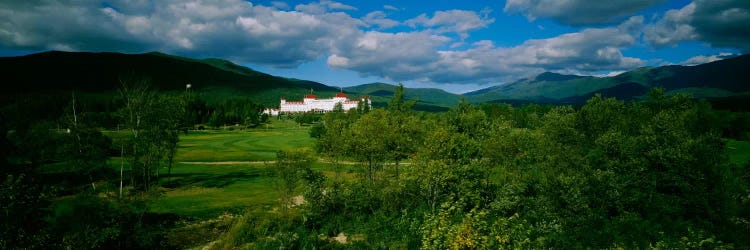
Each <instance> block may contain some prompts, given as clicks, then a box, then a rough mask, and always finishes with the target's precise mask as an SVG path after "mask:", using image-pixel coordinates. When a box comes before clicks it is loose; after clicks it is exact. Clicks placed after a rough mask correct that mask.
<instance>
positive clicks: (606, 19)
mask: <svg viewBox="0 0 750 250" xmlns="http://www.w3.org/2000/svg"><path fill="white" fill-rule="evenodd" d="M663 1H664V0H630V1H589V0H567V1H558V0H508V1H507V2H505V8H504V10H505V12H506V13H521V14H523V15H524V16H526V18H528V19H529V20H531V21H533V20H535V19H537V18H551V19H553V20H556V21H558V22H560V23H562V24H566V25H574V26H582V25H591V24H608V23H612V22H615V21H617V20H619V19H620V18H622V17H627V16H630V15H632V14H635V13H637V12H638V11H641V10H643V9H646V8H648V7H650V6H652V5H654V4H655V3H658V2H663Z"/></svg>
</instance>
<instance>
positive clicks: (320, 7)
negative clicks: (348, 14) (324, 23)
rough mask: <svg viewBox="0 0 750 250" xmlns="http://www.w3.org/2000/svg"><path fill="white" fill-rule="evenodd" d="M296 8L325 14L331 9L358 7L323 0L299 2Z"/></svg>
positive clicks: (353, 8)
mask: <svg viewBox="0 0 750 250" xmlns="http://www.w3.org/2000/svg"><path fill="white" fill-rule="evenodd" d="M294 9H295V10H297V11H301V12H305V13H310V14H323V13H326V12H328V11H329V10H357V8H355V7H354V6H350V5H346V4H343V3H339V2H334V1H330V0H321V1H320V2H317V3H309V4H299V5H297V6H295V7H294Z"/></svg>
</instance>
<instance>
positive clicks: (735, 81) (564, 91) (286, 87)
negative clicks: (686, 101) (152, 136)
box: [0, 51, 750, 110]
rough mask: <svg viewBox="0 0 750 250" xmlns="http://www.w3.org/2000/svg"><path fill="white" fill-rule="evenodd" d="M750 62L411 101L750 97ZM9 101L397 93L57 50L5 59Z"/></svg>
mask: <svg viewBox="0 0 750 250" xmlns="http://www.w3.org/2000/svg"><path fill="white" fill-rule="evenodd" d="M749 68H750V55H741V56H737V57H734V58H729V59H724V60H720V61H715V62H710V63H706V64H701V65H696V66H678V65H670V66H660V67H643V68H638V69H635V70H632V71H628V72H625V73H621V74H619V75H616V76H610V77H594V76H578V75H563V74H557V73H551V72H545V73H542V74H539V75H537V76H534V77H530V78H527V79H521V80H517V81H514V82H511V83H507V84H501V85H497V86H491V87H488V88H484V89H480V90H476V91H472V92H468V93H464V94H463V95H458V94H453V93H448V92H446V91H443V90H441V89H434V88H406V98H407V99H417V100H418V102H417V105H416V109H419V110H445V109H447V108H448V107H452V106H454V105H455V104H456V103H457V102H458V101H459V100H460V99H461V98H466V99H467V100H469V101H470V102H474V103H482V102H507V103H527V102H537V103H549V104H574V105H575V104H580V103H583V102H585V100H586V99H588V98H590V97H591V96H593V95H594V94H596V93H600V94H601V95H603V96H607V97H617V98H618V99H623V100H629V99H634V98H639V97H641V96H643V95H644V94H645V93H647V92H648V90H649V89H650V88H653V87H661V88H664V89H665V90H667V91H668V93H677V92H687V93H690V94H692V95H693V96H694V97H696V98H728V97H732V98H735V99H737V98H743V97H744V96H746V95H748V94H750V73H748V72H747V69H749ZM0 79H2V81H3V82H4V83H5V84H3V86H2V87H0V88H2V92H3V94H0V96H1V95H13V94H25V93H36V92H41V93H44V92H55V91H58V92H59V91H70V90H76V91H84V92H110V93H114V91H116V90H117V89H118V88H119V87H120V85H121V83H122V82H123V81H128V80H129V79H147V80H148V81H149V82H150V83H151V85H152V86H153V88H154V89H158V90H161V91H184V90H185V87H186V85H187V84H191V86H192V88H191V89H193V90H194V91H198V92H200V93H202V94H204V95H205V96H207V97H208V98H209V99H210V98H214V99H220V98H226V97H228V96H247V97H250V98H253V99H254V100H257V101H258V102H260V103H263V104H265V105H268V106H274V105H276V104H278V99H279V97H286V98H288V99H301V98H302V96H303V95H304V94H307V93H310V92H311V91H313V92H314V93H315V94H317V95H318V96H321V97H326V96H332V95H334V94H335V93H337V92H339V91H341V90H343V91H344V92H345V93H348V94H350V95H354V96H358V95H366V96H371V97H372V98H373V101H374V103H375V105H376V106H382V105H385V103H386V102H387V100H388V99H389V98H390V97H391V96H392V95H393V91H394V90H395V88H396V86H395V85H393V84H387V83H369V84H363V85H357V86H352V87H345V88H343V89H340V88H338V87H331V86H327V85H325V84H322V83H318V82H314V81H307V80H300V79H292V78H284V77H279V76H273V75H269V74H266V73H262V72H258V71H255V70H253V69H250V68H248V67H245V66H241V65H237V64H235V63H232V62H230V61H227V60H223V59H213V58H212V59H192V58H186V57H180V56H174V55H168V54H163V53H159V52H151V53H144V54H122V53H110V52H102V53H90V52H59V51H50V52H43V53H37V54H30V55H26V56H18V57H0Z"/></svg>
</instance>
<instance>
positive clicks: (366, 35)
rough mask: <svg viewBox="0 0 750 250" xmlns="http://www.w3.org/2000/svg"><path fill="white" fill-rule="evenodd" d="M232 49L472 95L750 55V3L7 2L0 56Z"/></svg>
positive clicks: (317, 75)
mask: <svg viewBox="0 0 750 250" xmlns="http://www.w3.org/2000/svg"><path fill="white" fill-rule="evenodd" d="M48 50H61V51H89V52H101V51H111V52H122V53H145V52H151V51H160V52H164V53H169V54H174V55H179V56H186V57H192V58H223V59H227V60H230V61H233V62H235V63H237V64H241V65H244V66H248V67H250V68H253V69H256V70H259V71H262V72H266V73H269V74H273V75H278V76H284V77H293V78H299V79H305V80H313V81H318V82H321V83H324V84H327V85H331V86H352V85H358V84H364V83H371V82H387V83H403V84H404V85H405V86H407V87H429V88H440V89H444V90H446V91H449V92H453V93H463V92H467V91H472V90H477V89H481V88H485V87H489V86H494V85H499V84H504V83H508V82H512V81H514V80H518V79H522V78H527V77H533V76H535V75H537V74H540V73H543V72H547V71H550V72H556V73H563V74H577V75H594V76H607V75H616V74H618V73H621V72H624V71H628V70H632V69H636V68H639V67H644V66H661V65H671V64H678V65H696V64H701V63H706V62H711V61H715V60H720V59H723V58H728V57H732V56H736V55H739V54H745V53H748V52H750V1H747V0H695V1H686V0H677V1H671V0H669V1H668V0H623V1H591V0H566V1H562V0H508V1H497V0H495V1H489V0H475V1H455V0H433V1H404V0H380V1H379V0H354V1H331V0H320V1H275V0H274V1H245V0H184V1H177V0H160V1H151V0H116V1H114V0H113V1H94V0H59V1H58V0H27V1H15V0H0V56H18V55H25V54H30V53H36V52H42V51H48Z"/></svg>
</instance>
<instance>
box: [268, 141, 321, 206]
mask: <svg viewBox="0 0 750 250" xmlns="http://www.w3.org/2000/svg"><path fill="white" fill-rule="evenodd" d="M313 162H314V159H313V158H312V156H311V155H310V153H309V152H307V151H279V152H277V153H276V166H275V167H274V170H273V171H274V173H275V174H276V177H277V178H278V182H277V183H278V188H279V193H280V196H281V207H282V209H283V210H284V211H286V208H289V207H291V206H293V205H294V200H293V195H294V192H295V190H296V189H297V187H298V186H299V184H300V183H301V182H302V180H303V178H304V176H305V175H306V174H307V173H308V172H310V171H311V170H310V166H311V165H312V164H313Z"/></svg>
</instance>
